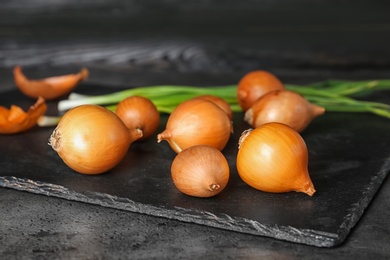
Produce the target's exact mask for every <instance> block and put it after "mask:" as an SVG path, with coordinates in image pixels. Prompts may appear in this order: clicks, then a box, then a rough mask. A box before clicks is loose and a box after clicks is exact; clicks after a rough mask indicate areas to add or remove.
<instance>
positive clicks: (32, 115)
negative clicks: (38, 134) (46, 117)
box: [0, 97, 47, 134]
mask: <svg viewBox="0 0 390 260" xmlns="http://www.w3.org/2000/svg"><path fill="white" fill-rule="evenodd" d="M46 110H47V106H46V103H45V99H44V98H42V97H39V98H38V99H37V101H36V102H35V104H34V105H32V106H31V107H30V108H29V109H28V111H27V112H24V111H23V109H22V108H20V107H18V106H15V105H12V106H11V108H10V109H7V108H5V107H3V106H0V134H15V133H20V132H23V131H26V130H28V129H30V128H32V127H34V126H35V125H36V124H37V121H38V120H39V119H40V117H41V116H43V114H44V113H45V112H46Z"/></svg>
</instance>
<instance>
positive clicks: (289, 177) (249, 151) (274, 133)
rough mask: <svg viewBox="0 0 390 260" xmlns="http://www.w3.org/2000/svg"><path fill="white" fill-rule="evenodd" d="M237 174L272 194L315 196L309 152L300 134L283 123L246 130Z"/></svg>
mask: <svg viewBox="0 0 390 260" xmlns="http://www.w3.org/2000/svg"><path fill="white" fill-rule="evenodd" d="M236 166H237V171H238V174H239V176H240V177H241V179H242V180H243V181H244V182H245V183H247V184H248V185H249V186H251V187H253V188H255V189H258V190H261V191H265V192H273V193H282V192H289V191H296V192H303V193H306V194H308V195H309V196H312V195H313V194H314V193H315V189H314V185H313V183H312V181H311V179H310V175H309V171H308V151H307V147H306V143H305V141H304V140H303V138H302V137H301V135H300V134H299V133H298V132H296V131H295V130H293V129H292V128H291V127H289V126H287V125H285V124H281V123H276V122H272V123H267V124H264V125H262V126H260V127H258V128H256V129H248V130H246V131H244V132H243V133H242V135H241V137H240V140H239V150H238V154H237V162H236Z"/></svg>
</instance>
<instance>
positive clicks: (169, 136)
mask: <svg viewBox="0 0 390 260" xmlns="http://www.w3.org/2000/svg"><path fill="white" fill-rule="evenodd" d="M231 132H232V123H231V121H230V119H229V117H228V116H227V115H226V113H225V111H223V110H222V109H221V108H219V107H218V106H217V105H215V104H214V103H212V102H210V101H207V100H202V99H191V100H187V101H185V102H183V103H181V104H180V105H179V106H177V107H176V109H175V110H174V111H173V112H172V114H171V115H170V116H169V118H168V121H167V124H166V128H165V130H164V131H163V132H162V133H160V134H158V135H157V141H158V142H161V141H162V140H166V141H168V143H169V145H170V146H171V148H172V149H173V150H174V151H175V152H176V153H179V152H181V151H182V150H184V149H186V148H188V147H191V146H194V145H210V146H213V147H215V148H217V149H219V150H223V148H225V146H226V144H227V142H228V141H229V138H230V135H231Z"/></svg>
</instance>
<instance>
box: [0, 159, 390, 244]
mask: <svg viewBox="0 0 390 260" xmlns="http://www.w3.org/2000/svg"><path fill="white" fill-rule="evenodd" d="M386 166H387V167H389V166H390V160H389V161H388V163H387V164H386ZM382 169H384V168H382ZM386 173H387V171H385V170H383V173H382V174H381V176H380V178H379V179H380V180H382V179H384V178H385V177H386ZM375 179H376V180H374V181H376V182H377V181H380V180H379V179H378V178H375ZM370 186H374V184H373V183H371V185H370ZM378 186H379V185H378ZM0 187H4V188H12V189H16V190H20V191H26V192H30V193H35V194H41V195H46V196H52V197H57V198H62V199H67V200H72V201H79V202H84V203H89V204H94V205H100V206H104V207H109V208H115V209H120V210H125V211H130V212H135V213H141V214H146V215H151V216H156V217H163V218H168V219H174V220H179V221H183V222H188V223H196V224H200V225H205V226H210V227H214V228H220V229H225V230H230V231H236V232H240V233H246V234H251V235H257V236H264V237H270V238H275V239H278V240H284V241H289V242H294V243H299V244H306V245H310V246H315V247H334V246H337V245H338V244H340V243H342V242H343V241H344V239H345V238H346V237H347V235H348V233H349V231H350V229H351V228H352V227H353V226H354V225H355V224H356V223H357V221H358V220H359V218H360V217H361V216H362V214H363V212H364V208H365V207H367V206H368V204H369V202H370V201H371V199H372V198H373V197H374V195H375V192H376V190H375V192H374V191H373V190H371V192H370V193H367V194H366V196H365V198H364V199H363V201H364V203H363V204H360V208H361V210H355V209H351V212H352V213H351V214H349V215H348V216H347V217H346V219H345V220H344V222H343V225H341V226H340V229H339V232H338V233H329V232H321V231H317V230H311V229H298V228H294V227H291V226H280V225H279V226H278V225H264V224H261V223H259V222H258V221H254V220H250V219H247V218H238V217H231V216H228V215H226V214H219V215H215V214H213V213H210V212H206V211H197V210H191V209H185V208H179V207H176V208H175V209H174V210H173V209H167V208H163V207H156V206H152V205H146V204H142V203H137V202H135V201H132V200H130V199H128V198H121V197H117V196H112V195H109V194H105V193H98V192H85V193H79V192H76V191H73V190H70V189H68V188H66V187H63V186H61V185H55V184H50V183H45V182H39V181H33V180H30V179H25V178H23V179H22V178H17V177H14V176H3V177H0ZM378 189H379V187H378Z"/></svg>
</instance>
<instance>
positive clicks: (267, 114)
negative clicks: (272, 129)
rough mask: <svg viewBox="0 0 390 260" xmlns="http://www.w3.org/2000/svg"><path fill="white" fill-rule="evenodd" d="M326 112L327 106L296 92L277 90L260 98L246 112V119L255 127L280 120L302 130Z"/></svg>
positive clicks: (299, 130) (297, 129)
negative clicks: (322, 105)
mask: <svg viewBox="0 0 390 260" xmlns="http://www.w3.org/2000/svg"><path fill="white" fill-rule="evenodd" d="M324 113H325V108H323V107H320V106H317V105H314V104H312V103H310V102H309V101H307V100H306V99H305V98H304V97H303V96H302V95H300V94H298V93H296V92H293V91H290V90H276V91H272V92H269V93H267V94H265V95H264V96H262V97H261V98H259V99H258V100H257V101H256V102H255V103H254V104H253V105H252V107H251V108H250V109H248V110H247V111H246V112H245V116H244V120H245V121H246V122H247V123H248V124H250V125H251V126H252V127H253V128H256V127H259V126H261V125H263V124H265V123H269V122H279V123H284V124H286V125H288V126H290V127H292V128H293V129H294V130H295V131H298V132H302V131H303V130H304V129H305V128H306V127H307V126H308V125H309V124H310V123H311V121H312V120H313V119H314V118H316V117H318V116H320V115H322V114H324Z"/></svg>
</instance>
